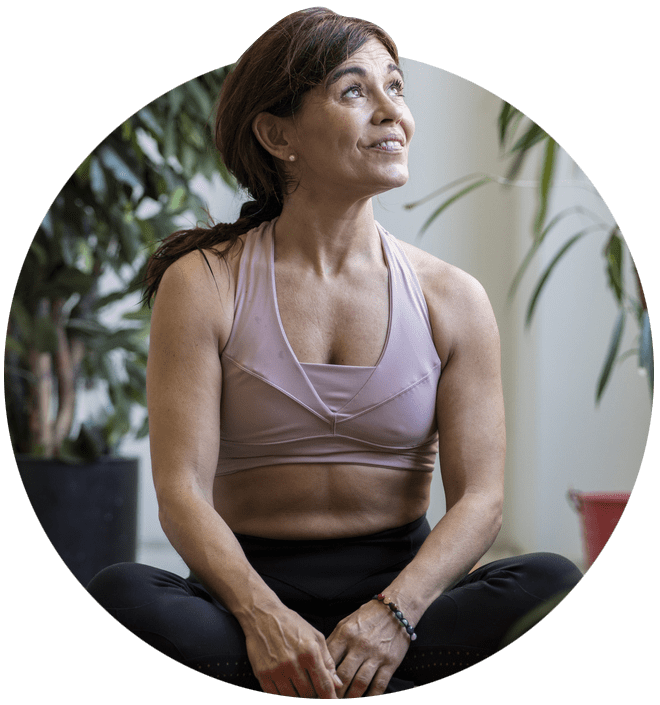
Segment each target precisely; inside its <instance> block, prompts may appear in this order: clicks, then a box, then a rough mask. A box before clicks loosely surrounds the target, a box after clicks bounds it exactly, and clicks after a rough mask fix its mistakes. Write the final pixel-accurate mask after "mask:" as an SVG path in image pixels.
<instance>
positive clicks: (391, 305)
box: [269, 219, 394, 372]
mask: <svg viewBox="0 0 660 705" xmlns="http://www.w3.org/2000/svg"><path fill="white" fill-rule="evenodd" d="M276 221H277V219H275V220H273V221H272V222H271V224H270V237H269V241H270V253H269V269H270V272H269V276H270V285H271V291H272V294H273V305H274V308H275V314H276V317H277V325H278V326H279V329H280V333H281V334H282V338H283V339H284V341H285V343H286V346H287V348H288V349H289V352H290V353H291V357H292V358H293V359H294V360H295V362H296V365H298V367H299V368H300V369H301V370H303V372H304V365H319V366H322V367H328V368H332V369H334V368H338V369H341V368H342V367H358V368H361V369H369V370H375V369H377V368H378V367H379V366H380V364H381V362H382V361H383V358H384V357H385V352H386V351H387V348H388V346H389V342H390V334H391V332H392V319H393V311H394V301H393V299H394V296H393V292H394V287H393V285H392V279H393V278H392V264H391V262H390V254H389V252H388V249H387V246H386V243H385V238H384V237H383V232H382V229H381V227H380V225H379V224H378V223H375V225H376V231H377V232H378V235H379V237H380V244H381V249H382V251H383V257H384V259H385V266H386V267H387V290H388V296H387V298H388V301H387V331H386V333H385V342H384V343H383V348H382V350H381V351H380V355H379V357H378V360H377V361H376V364H375V365H336V364H334V363H330V362H301V361H300V360H299V359H298V356H297V355H296V353H295V352H294V350H293V347H292V346H291V343H290V342H289V338H288V336H287V334H286V331H285V330H284V324H283V323H282V316H281V315H280V305H279V301H278V298H277V284H276V282H275V223H276Z"/></svg>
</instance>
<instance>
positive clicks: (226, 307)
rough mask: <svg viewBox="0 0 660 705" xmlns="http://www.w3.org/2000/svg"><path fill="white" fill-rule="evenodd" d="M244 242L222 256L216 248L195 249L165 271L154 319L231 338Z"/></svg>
mask: <svg viewBox="0 0 660 705" xmlns="http://www.w3.org/2000/svg"><path fill="white" fill-rule="evenodd" d="M241 252H242V241H239V242H238V243H236V245H234V246H233V247H232V248H231V249H230V251H229V252H228V253H227V254H226V255H224V256H222V257H219V256H218V253H217V252H215V251H214V250H212V249H205V250H195V251H193V252H189V253H188V254H185V255H183V256H182V257H180V258H179V259H177V260H176V261H175V262H173V263H172V264H171V265H170V266H169V267H168V268H167V269H166V270H165V272H164V274H163V277H162V280H161V282H160V285H159V287H158V292H157V294H156V297H155V299H154V304H153V316H152V325H153V319H154V318H155V319H157V320H158V319H160V320H163V321H165V322H166V323H168V324H175V325H176V324H177V323H178V324H180V325H184V327H185V328H186V329H187V330H190V329H194V330H197V331H199V332H202V331H207V332H208V333H209V334H211V335H213V337H214V338H217V339H218V340H222V339H223V338H224V337H227V336H228V334H229V331H230V330H231V326H232V324H233V316H234V295H235V292H236V280H237V277H238V265H239V262H240V256H241Z"/></svg>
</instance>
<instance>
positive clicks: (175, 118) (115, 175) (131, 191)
mask: <svg viewBox="0 0 660 705" xmlns="http://www.w3.org/2000/svg"><path fill="white" fill-rule="evenodd" d="M226 73H227V69H219V70H217V71H212V72H210V73H207V74H204V75H202V76H199V77H197V78H195V79H193V80H192V81H189V82H187V83H184V84H182V85H181V86H178V87H177V88H175V89H174V90H172V91H170V92H169V93H166V94H164V95H163V96H161V97H159V98H157V99H156V100H155V101H153V102H152V103H150V104H149V105H147V106H145V107H144V108H142V109H141V110H139V111H138V112H137V113H136V114H135V115H133V116H131V117H130V118H128V119H127V120H126V121H125V122H124V123H123V124H122V125H120V126H119V127H118V128H117V129H116V130H114V131H113V132H112V133H111V134H110V135H108V137H107V138H106V139H105V140H103V142H101V143H100V144H99V145H98V146H97V147H96V149H94V151H93V152H92V153H91V154H90V155H89V156H88V157H87V158H86V159H85V160H84V161H83V163H82V164H81V165H80V166H79V167H78V169H76V171H75V172H74V174H72V176H71V178H70V179H69V180H68V181H67V182H66V184H65V185H64V187H63V188H62V190H61V191H60V193H59V194H58V195H57V196H56V198H55V200H54V202H53V204H52V206H51V208H50V210H49V211H48V213H47V214H46V217H45V218H44V220H43V222H42V223H41V225H40V227H39V229H38V231H37V233H36V235H35V238H34V240H33V241H32V243H31V245H30V247H29V250H28V253H27V256H26V258H25V262H24V264H23V267H22V269H21V272H20V275H19V277H18V282H17V285H16V290H15V294H14V298H13V302H12V306H11V311H10V317H9V322H8V333H7V341H6V347H5V401H6V410H7V420H8V424H9V432H10V438H11V442H12V445H13V449H14V452H15V454H16V459H17V465H18V468H19V471H20V473H21V477H22V479H23V482H24V485H25V488H26V491H27V494H28V496H29V498H30V501H31V502H32V505H33V507H34V509H35V513H36V514H37V516H38V518H39V520H40V522H41V523H42V526H43V528H44V530H45V532H46V534H47V535H48V536H49V538H50V539H51V541H52V543H53V545H54V547H55V549H56V550H57V551H58V552H59V553H60V555H61V556H62V558H63V560H64V562H65V563H66V564H67V566H68V567H69V568H70V570H71V571H72V572H73V574H74V575H75V576H76V577H77V578H78V579H79V580H80V581H81V582H83V583H87V582H88V580H89V579H91V577H93V575H94V574H95V573H96V572H98V570H100V569H101V568H102V567H104V566H105V565H108V564H110V563H113V562H117V561H120V560H134V556H135V542H136V537H135V535H136V507H137V498H136V495H137V471H138V468H137V460H136V459H133V458H121V457H118V449H119V445H120V443H121V441H122V439H123V438H125V437H126V436H128V435H131V434H132V435H134V436H135V437H137V438H140V437H144V436H145V435H146V434H147V433H148V424H147V419H146V414H145V413H144V407H145V406H146V391H145V381H146V380H145V377H146V358H147V338H148V331H149V312H148V309H147V308H146V305H144V303H143V302H141V294H140V292H141V288H142V281H143V278H144V272H145V267H146V262H147V258H148V256H149V254H150V253H151V252H152V251H153V249H154V246H155V245H156V243H157V240H158V239H160V238H161V237H163V236H165V235H168V234H169V233H171V232H173V231H174V230H176V229H177V219H178V217H179V216H181V215H182V214H183V213H184V212H185V213H189V211H191V210H192V211H193V213H194V214H195V216H196V217H199V216H200V215H202V213H203V204H202V202H201V200H200V198H199V197H198V196H197V195H195V193H194V192H193V191H192V190H191V189H190V186H189V184H190V181H191V179H192V178H193V177H194V176H196V175H198V174H201V175H204V176H206V177H208V178H211V177H212V176H213V174H215V173H219V174H220V175H222V176H223V177H224V178H225V180H227V181H228V182H229V183H231V179H230V177H229V175H228V174H227V172H226V170H225V169H224V167H223V165H222V164H221V163H220V162H219V161H218V160H217V158H216V157H215V155H214V152H213V150H212V149H211V148H210V140H209V125H208V120H209V117H210V115H211V113H212V107H213V100H214V98H215V97H216V96H217V94H218V91H219V89H220V86H221V84H222V81H223V79H224V76H225V75H226ZM83 397H86V398H87V399H89V398H90V397H93V398H94V399H95V404H94V405H95V406H96V407H97V408H98V409H99V410H98V411H97V412H88V413H85V412H83V411H82V409H81V403H80V402H81V398H83Z"/></svg>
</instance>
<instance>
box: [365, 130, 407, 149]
mask: <svg viewBox="0 0 660 705" xmlns="http://www.w3.org/2000/svg"><path fill="white" fill-rule="evenodd" d="M404 144H405V140H404V139H403V137H401V136H400V135H394V134H393V135H386V136H385V137H381V139H379V140H378V141H377V142H374V143H373V144H372V145H370V147H369V148H370V149H379V150H381V151H383V152H398V151H400V150H401V149H403V145H404Z"/></svg>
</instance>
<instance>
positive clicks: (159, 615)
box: [87, 563, 257, 687]
mask: <svg viewBox="0 0 660 705" xmlns="http://www.w3.org/2000/svg"><path fill="white" fill-rule="evenodd" d="M87 589H88V591H89V592H90V594H91V595H92V596H93V597H94V598H95V599H96V600H97V602H99V604H101V606H102V607H104V608H105V609H106V610H107V611H108V612H109V613H110V614H111V615H112V616H113V617H115V619H117V620H118V621H119V622H121V623H122V624H123V625H124V626H125V627H126V628H127V629H128V630H129V631H130V632H132V633H133V634H135V635H136V636H138V637H139V638H140V639H142V640H143V641H145V642H147V643H148V644H150V645H151V646H153V647H154V648H156V649H158V650H159V651H161V652H162V653H164V654H166V655H167V656H170V657H171V658H174V659H176V660H177V661H179V662H181V663H184V664H185V665H187V666H190V667H192V668H196V669H198V670H201V671H203V672H205V673H208V674H209V675H212V676H215V677H216V678H220V679H222V680H227V681H229V682H234V683H237V684H239V685H244V686H246V687H256V686H257V682H256V679H255V678H254V675H253V674H252V670H251V668H250V665H249V661H248V659H247V651H246V648H245V637H244V635H243V632H242V630H241V628H240V625H239V623H238V621H237V620H236V618H235V617H234V616H233V615H232V614H230V613H229V612H228V610H226V609H225V608H224V607H223V606H222V605H221V604H220V603H219V602H218V601H217V600H215V599H214V598H213V597H212V596H211V595H210V594H209V593H208V591H207V590H206V589H205V588H204V587H203V586H202V585H201V584H200V583H198V582H196V581H195V580H190V579H185V578H182V577H180V576H178V575H175V574H174V573H170V572H168V571H165V570H160V569H158V568H152V567H151V566H146V565H141V564H139V563H120V564H117V565H114V566H110V567H109V568H106V569H104V570H103V571H101V572H100V573H99V574H98V575H97V576H96V577H95V578H93V580H92V581H91V583H90V584H89V586H88V588H87Z"/></svg>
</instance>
